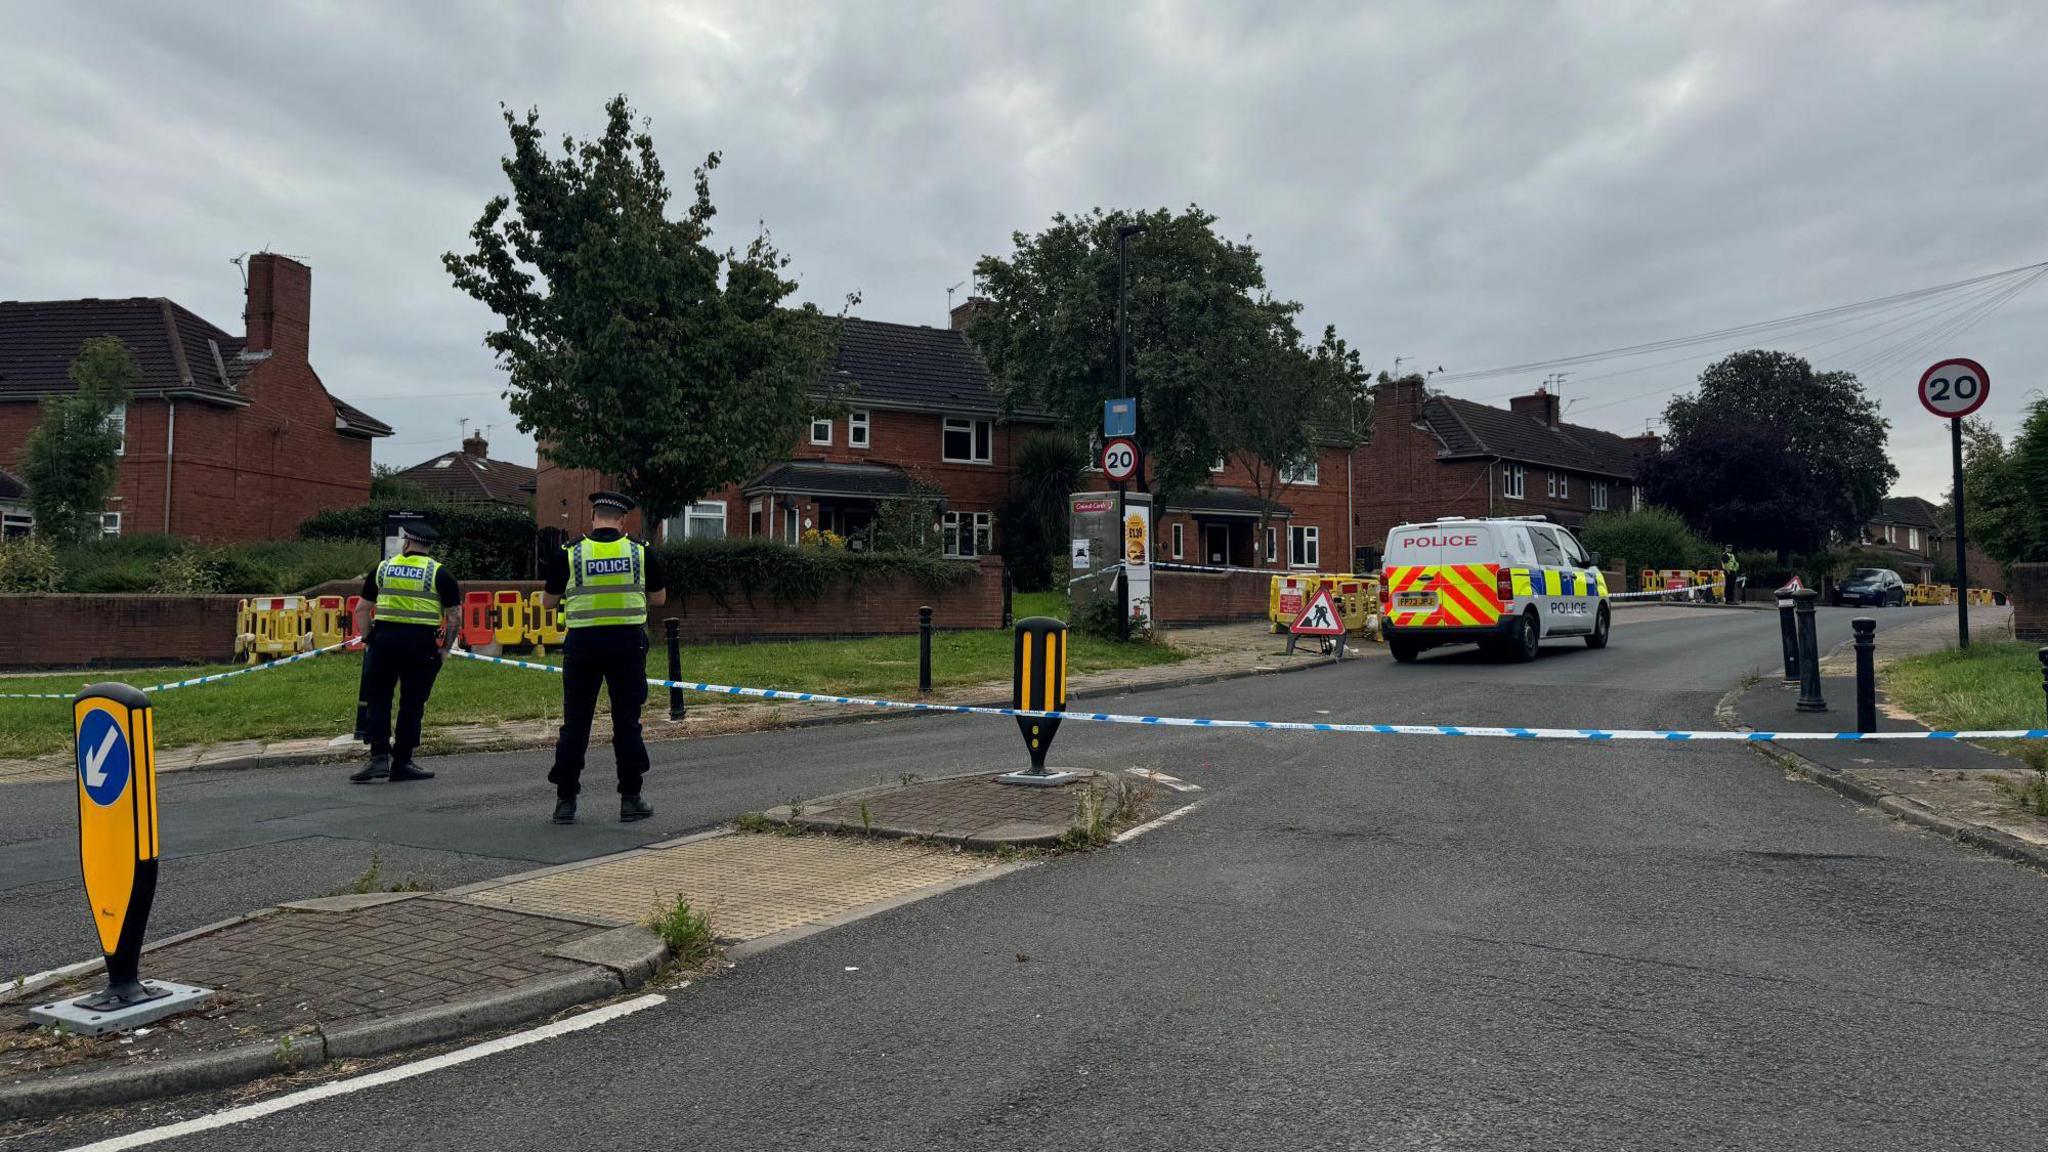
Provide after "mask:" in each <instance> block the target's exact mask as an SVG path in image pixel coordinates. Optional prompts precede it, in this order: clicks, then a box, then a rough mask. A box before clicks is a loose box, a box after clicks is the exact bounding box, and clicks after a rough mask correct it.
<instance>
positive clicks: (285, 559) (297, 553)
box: [9, 535, 377, 595]
mask: <svg viewBox="0 0 2048 1152" xmlns="http://www.w3.org/2000/svg"><path fill="white" fill-rule="evenodd" d="M32 539H33V538H32ZM53 556H54V560H55V568H56V571H57V578H56V586H55V588H54V589H52V590H53V591H61V592H79V593H93V592H160V593H173V594H175V593H205V592H228V593H239V594H246V595H257V594H264V593H268V594H278V593H290V592H300V591H304V590H305V589H307V588H310V587H312V586H313V585H315V584H320V583H323V582H325V581H328V580H342V579H351V578H360V577H361V576H362V575H363V574H364V573H365V572H368V571H369V570H370V566H371V565H372V564H375V563H376V562H377V548H376V546H375V545H374V544H368V543H337V542H328V541H322V542H311V541H303V540H267V541H260V542H258V543H254V544H238V545H222V546H214V545H208V544H203V543H199V542H197V541H192V540H187V539H184V538H182V537H177V536H158V535H140V536H122V537H117V538H114V539H108V540H95V541H92V542H90V543H86V544H75V545H71V546H69V547H66V548H59V549H56V550H55V551H54V553H53ZM9 590H14V591H26V590H28V589H27V588H25V587H23V588H11V589H9Z"/></svg>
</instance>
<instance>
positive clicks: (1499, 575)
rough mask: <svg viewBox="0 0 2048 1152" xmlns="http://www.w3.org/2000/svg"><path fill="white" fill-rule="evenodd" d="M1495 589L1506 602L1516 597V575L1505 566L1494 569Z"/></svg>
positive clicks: (1495, 592)
mask: <svg viewBox="0 0 2048 1152" xmlns="http://www.w3.org/2000/svg"><path fill="white" fill-rule="evenodd" d="M1493 591H1494V594H1495V595H1496V596H1498V597H1499V598H1500V601H1501V603H1503V604H1505V603H1507V602H1508V601H1510V600H1513V599H1514V598H1515V576H1514V573H1512V572H1509V571H1508V570H1507V569H1505V568H1496V569H1494V577H1493Z"/></svg>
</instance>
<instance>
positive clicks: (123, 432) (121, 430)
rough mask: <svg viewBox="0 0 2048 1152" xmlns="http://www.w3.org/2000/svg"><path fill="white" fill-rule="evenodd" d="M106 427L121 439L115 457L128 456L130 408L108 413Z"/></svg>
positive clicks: (124, 407)
mask: <svg viewBox="0 0 2048 1152" xmlns="http://www.w3.org/2000/svg"><path fill="white" fill-rule="evenodd" d="M106 427H107V431H109V432H112V433H113V434H114V435H115V436H117V437H119V438H120V439H119V440H118V441H117V442H116V443H115V444H114V455H116V456H126V455H127V454H128V406H127V405H126V404H123V405H121V406H120V407H119V408H116V409H114V410H113V411H112V412H109V413H107V425H106ZM120 534H121V533H120V532H119V531H118V530H116V531H115V532H114V535H116V536H119V535H120Z"/></svg>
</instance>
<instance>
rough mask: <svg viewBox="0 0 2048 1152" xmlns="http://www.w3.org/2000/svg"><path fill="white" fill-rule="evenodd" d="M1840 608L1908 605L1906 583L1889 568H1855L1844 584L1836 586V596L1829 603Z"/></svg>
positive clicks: (1843, 581)
mask: <svg viewBox="0 0 2048 1152" xmlns="http://www.w3.org/2000/svg"><path fill="white" fill-rule="evenodd" d="M1829 602H1830V603H1832V604H1833V605H1834V606H1835V607H1837V608H1840V607H1841V606H1843V605H1844V604H1867V605H1869V606H1870V607H1872V608H1888V607H1891V606H1893V605H1897V606H1899V607H1901V608H1903V607H1905V604H1906V582H1905V581H1904V580H1901V579H1899V574H1898V573H1897V572H1894V571H1892V570H1891V569H1889V568H1855V569H1851V570H1850V572H1849V574H1848V575H1847V576H1844V577H1842V582H1841V583H1840V584H1837V585H1835V594H1834V596H1833V597H1832V598H1831V600H1830V601H1829Z"/></svg>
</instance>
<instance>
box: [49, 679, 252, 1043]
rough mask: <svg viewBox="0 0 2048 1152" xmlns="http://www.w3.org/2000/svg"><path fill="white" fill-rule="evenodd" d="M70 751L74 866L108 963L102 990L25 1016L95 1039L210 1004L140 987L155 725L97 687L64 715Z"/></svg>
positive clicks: (180, 989) (169, 987)
mask: <svg viewBox="0 0 2048 1152" xmlns="http://www.w3.org/2000/svg"><path fill="white" fill-rule="evenodd" d="M71 714H72V726H73V734H74V736H75V737H76V740H77V749H78V861H79V870H80V871H81V872H82V873H83V874H84V880H85V898H86V901H87V903H88V904H89V905H90V906H91V908H92V919H93V927H94V928H95V929H96V930H97V931H98V933H99V939H100V951H101V953H102V954H103V955H104V956H105V957H106V961H107V988H106V991H104V992H101V993H98V994H96V995H91V996H81V997H78V998H77V999H74V1000H64V1001H58V1002H56V1003H53V1004H41V1005H37V1006H36V1007H34V1008H32V1009H30V1010H29V1017H30V1019H33V1020H35V1021H37V1022H38V1023H45V1024H61V1025H63V1026H65V1027H66V1028H68V1029H70V1030H71V1031H73V1032H77V1033H81V1034H83V1035H86V1036H98V1035H101V1034H103V1033H107V1032H119V1031H124V1030H126V1029H129V1028H137V1027H140V1026H142V1025H144V1024H148V1023H150V1022H151V1021H154V1020H161V1019H163V1018H164V1017H166V1016H169V1015H172V1014H173V1013H177V1012H186V1011H190V1010H191V1009H193V1008H197V1007H199V1006H200V1005H202V1004H204V1003H206V1002H207V1001H208V1000H210V999H212V997H213V993H212V992H211V991H209V990H207V989H205V988H193V987H189V986H187V985H183V984H172V983H170V982H168V981H163V980H148V981H145V980H143V979H142V978H141V963H142V936H143V932H144V930H145V929H146V928H147V927H148V926H149V909H150V905H151V904H153V903H154V902H155V900H156V874H157V847H158V846H157V814H156V753H155V740H156V718H155V715H154V712H153V710H152V709H151V708H150V704H149V697H148V696H146V695H144V694H143V693H142V692H141V691H139V690H138V689H136V688H133V687H130V686H129V685H127V684H95V685H92V686H91V687H89V688H87V689H86V690H85V691H83V692H80V693H79V694H78V695H77V696H76V697H75V698H74V699H73V701H72V706H71Z"/></svg>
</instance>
